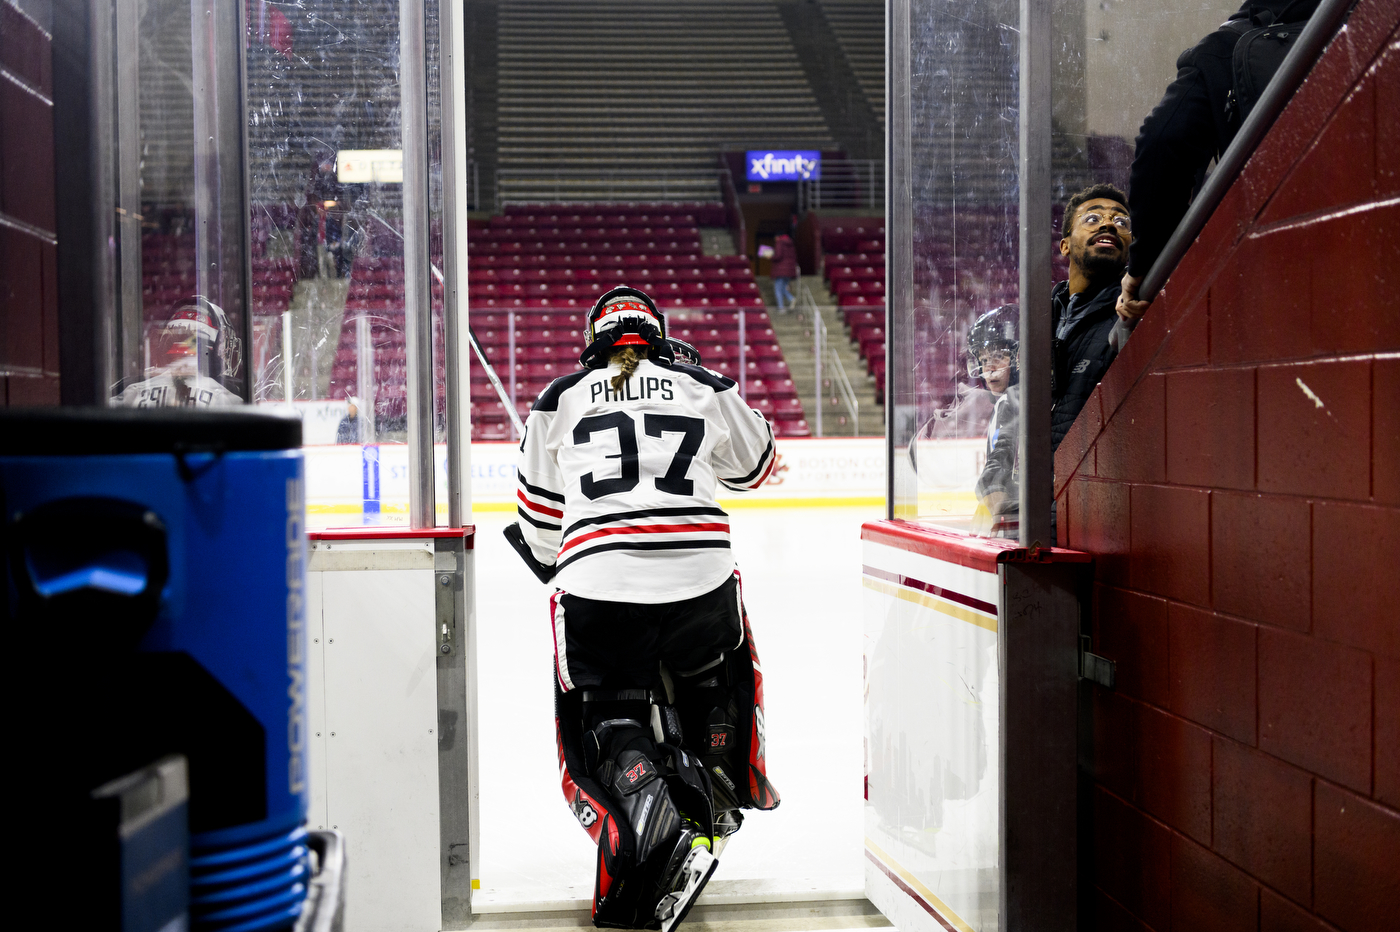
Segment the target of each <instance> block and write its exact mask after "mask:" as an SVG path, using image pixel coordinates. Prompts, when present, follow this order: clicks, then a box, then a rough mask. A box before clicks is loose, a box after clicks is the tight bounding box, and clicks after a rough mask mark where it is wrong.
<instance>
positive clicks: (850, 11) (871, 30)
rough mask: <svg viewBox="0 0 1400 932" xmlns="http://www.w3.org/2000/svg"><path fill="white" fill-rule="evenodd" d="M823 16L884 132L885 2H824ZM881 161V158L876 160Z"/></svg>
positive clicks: (874, 0) (877, 0) (843, 0)
mask: <svg viewBox="0 0 1400 932" xmlns="http://www.w3.org/2000/svg"><path fill="white" fill-rule="evenodd" d="M821 11H822V15H823V16H824V17H825V18H826V21H827V23H829V24H830V26H831V32H832V34H833V35H835V36H836V41H837V42H838V43H839V44H840V46H841V50H842V51H843V52H844V53H845V56H846V61H847V62H848V63H849V64H850V67H851V71H852V72H854V73H855V77H856V80H857V81H858V82H860V87H861V90H863V91H864V92H865V97H866V99H867V100H868V101H869V102H870V108H871V109H872V110H873V111H874V112H875V117H876V119H877V120H878V121H879V124H880V130H881V132H882V133H883V131H884V128H885V3H884V0H821ZM875 157H878V156H875Z"/></svg>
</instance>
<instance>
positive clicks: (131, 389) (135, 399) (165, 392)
mask: <svg viewBox="0 0 1400 932" xmlns="http://www.w3.org/2000/svg"><path fill="white" fill-rule="evenodd" d="M242 403H243V399H242V398H239V397H238V396H237V395H235V394H234V393H233V392H231V391H229V390H228V389H227V388H224V384H223V383H222V382H220V381H219V380H218V379H211V378H210V377H209V376H207V375H175V374H172V373H169V372H162V373H161V374H160V375H156V376H152V377H151V378H149V379H145V380H144V381H141V382H137V383H136V384H134V385H130V386H128V387H127V389H126V390H125V391H123V392H122V394H121V404H122V406H123V407H127V408H215V407H221V406H223V405H240V404H242Z"/></svg>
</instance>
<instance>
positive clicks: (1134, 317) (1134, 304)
mask: <svg viewBox="0 0 1400 932" xmlns="http://www.w3.org/2000/svg"><path fill="white" fill-rule="evenodd" d="M1141 285H1142V279H1141V278H1135V277H1134V276H1132V275H1130V274H1129V273H1127V272H1124V273H1123V290H1122V291H1121V292H1120V293H1119V295H1118V316H1119V317H1121V318H1123V320H1125V321H1127V322H1128V323H1129V324H1135V323H1137V322H1138V318H1140V317H1142V315H1143V314H1144V313H1146V311H1147V308H1148V307H1149V306H1150V305H1151V304H1152V302H1151V301H1140V300H1138V288H1139V287H1140V286H1141Z"/></svg>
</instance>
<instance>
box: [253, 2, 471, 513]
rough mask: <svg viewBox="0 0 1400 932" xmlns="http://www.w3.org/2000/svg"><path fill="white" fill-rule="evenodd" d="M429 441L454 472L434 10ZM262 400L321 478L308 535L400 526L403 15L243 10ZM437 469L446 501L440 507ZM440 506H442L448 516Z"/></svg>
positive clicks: (371, 6) (264, 6)
mask: <svg viewBox="0 0 1400 932" xmlns="http://www.w3.org/2000/svg"><path fill="white" fill-rule="evenodd" d="M426 20H427V23H426V39H427V51H428V63H427V64H428V68H427V73H428V83H429V86H428V92H429V93H428V98H429V99H428V106H429V109H428V117H429V120H428V124H429V125H428V129H429V152H430V178H429V199H430V210H431V222H430V249H429V253H430V261H431V262H432V278H431V289H432V290H431V293H432V307H433V327H432V330H433V356H434V359H433V370H434V371H433V382H434V385H435V386H436V398H435V406H434V408H435V413H436V417H435V419H434V420H435V434H436V437H435V439H436V440H437V441H439V445H438V456H437V458H438V459H439V460H442V459H443V457H444V456H445V450H444V446H443V444H442V443H441V441H444V440H445V420H444V417H443V411H444V403H445V396H444V390H445V386H446V377H445V371H444V370H445V363H444V345H443V327H442V307H443V291H442V283H441V281H440V279H439V277H438V276H439V275H440V274H441V271H442V235H441V231H442V224H441V218H442V173H441V160H440V153H441V146H440V142H439V137H440V128H441V110H440V95H439V87H438V79H439V55H438V46H439V43H438V39H437V34H438V22H437V5H436V4H435V3H429V4H428V6H427V15H426ZM246 36H247V40H246V41H247V48H246V59H247V116H248V123H247V126H248V129H247V132H248V176H249V186H250V192H249V225H250V228H251V231H252V232H251V242H252V250H251V251H252V257H251V267H252V281H253V287H252V299H253V300H252V314H253V327H252V331H253V338H252V347H251V349H250V353H249V356H250V359H249V362H250V365H251V368H252V371H253V373H254V384H253V389H254V390H253V400H254V401H255V402H256V403H258V404H262V405H267V406H269V407H272V408H280V409H285V408H287V407H290V408H291V409H292V410H294V411H295V412H296V413H297V414H298V415H299V416H300V417H301V419H302V424H303V437H304V441H305V443H306V444H307V445H338V447H339V448H338V449H337V450H334V451H331V450H326V451H322V452H318V453H317V460H316V462H317V464H320V465H323V466H324V467H325V468H318V469H316V470H313V472H312V474H310V477H309V478H310V480H311V486H312V487H311V488H309V489H308V516H307V517H308V522H309V523H310V524H311V525H312V526H318V525H319V526H325V525H337V524H339V525H344V524H358V523H360V521H362V520H363V521H364V522H365V523H379V522H383V523H401V522H402V521H404V520H405V519H406V507H407V499H408V486H407V461H408V457H407V448H406V447H405V446H404V442H405V441H406V439H407V414H408V404H407V368H408V366H407V355H406V346H405V341H404V316H405V315H404V303H405V295H404V245H403V213H404V212H403V184H402V181H403V161H402V151H403V139H402V132H401V122H400V89H399V75H398V65H399V4H398V2H397V0H354V2H346V3H319V2H318V3H267V2H261V0H253V2H251V3H249V4H248V6H247V30H246ZM443 469H444V467H443V464H442V463H441V462H440V463H439V477H438V483H437V487H438V489H439V492H440V493H441V494H445V486H446V480H445V475H444V474H443ZM444 503H445V499H444V500H443V502H441V503H440V505H442V504H444Z"/></svg>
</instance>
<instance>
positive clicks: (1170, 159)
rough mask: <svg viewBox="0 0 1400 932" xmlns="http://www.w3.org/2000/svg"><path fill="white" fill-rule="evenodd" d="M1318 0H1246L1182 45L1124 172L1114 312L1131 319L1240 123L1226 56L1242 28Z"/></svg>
mask: <svg viewBox="0 0 1400 932" xmlns="http://www.w3.org/2000/svg"><path fill="white" fill-rule="evenodd" d="M1319 2H1320V0H1246V2H1245V3H1244V5H1243V6H1241V7H1240V8H1239V10H1237V11H1236V12H1235V13H1234V14H1233V15H1231V16H1230V18H1229V19H1228V20H1226V21H1225V22H1224V23H1223V24H1221V26H1220V28H1219V29H1217V30H1215V31H1214V32H1212V33H1211V34H1210V35H1208V36H1206V37H1205V38H1203V39H1201V41H1199V42H1197V43H1196V44H1195V45H1194V46H1192V47H1191V48H1189V49H1187V50H1186V51H1184V52H1182V53H1181V57H1180V58H1178V59H1177V60H1176V68H1177V72H1176V80H1175V81H1173V82H1172V83H1171V84H1169V85H1168V86H1167V91H1166V93H1165V94H1164V95H1162V100H1161V102H1160V103H1159V104H1157V106H1156V107H1154V108H1153V110H1152V112H1151V113H1149V114H1148V115H1147V119H1145V120H1143V122H1142V130H1141V131H1140V132H1139V133H1138V138H1137V151H1136V153H1135V155H1134V156H1133V167H1132V170H1131V174H1130V176H1129V184H1128V190H1129V191H1131V192H1132V196H1131V198H1130V200H1129V203H1128V207H1129V209H1130V213H1131V214H1132V223H1133V232H1134V233H1135V234H1136V239H1135V240H1134V241H1133V244H1132V248H1131V251H1130V255H1129V259H1128V268H1127V271H1126V273H1125V274H1124V276H1123V281H1122V285H1121V295H1120V297H1119V299H1118V308H1117V309H1118V315H1119V316H1120V317H1122V318H1123V319H1124V320H1126V321H1129V322H1132V321H1136V320H1137V319H1138V318H1139V317H1141V316H1142V315H1143V312H1144V311H1146V310H1147V305H1148V302H1146V301H1141V300H1138V297H1137V294H1138V287H1139V286H1140V285H1141V284H1142V280H1143V278H1144V277H1145V276H1146V275H1147V272H1148V270H1149V269H1151V268H1152V263H1154V262H1156V261H1157V257H1158V255H1160V254H1161V252H1162V249H1163V248H1164V247H1165V246H1166V245H1167V240H1169V239H1170V238H1171V235H1172V232H1173V231H1174V230H1175V229H1176V227H1177V224H1179V223H1180V222H1181V218H1182V217H1184V216H1185V215H1186V209H1187V207H1189V206H1190V203H1191V198H1192V196H1193V195H1194V193H1195V192H1196V191H1197V190H1199V189H1200V186H1201V183H1202V182H1203V181H1204V179H1205V172H1206V167H1207V166H1208V165H1209V164H1210V161H1211V159H1213V158H1218V157H1219V156H1220V155H1221V154H1222V153H1224V151H1225V150H1226V149H1227V148H1228V147H1229V145H1230V142H1231V140H1233V139H1234V138H1235V133H1236V132H1237V131H1238V130H1239V128H1240V124H1241V122H1242V120H1241V119H1240V107H1239V102H1238V101H1236V100H1235V99H1234V96H1233V94H1232V91H1233V89H1234V74H1233V68H1232V63H1231V59H1232V56H1233V55H1234V51H1235V44H1236V42H1238V41H1239V39H1240V37H1241V35H1242V34H1243V33H1244V32H1246V31H1248V30H1249V29H1252V28H1254V26H1256V25H1258V26H1264V25H1268V24H1270V23H1297V22H1301V21H1303V20H1306V19H1307V18H1308V17H1310V16H1312V14H1313V11H1314V10H1316V9H1317V6H1318V3H1319Z"/></svg>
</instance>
